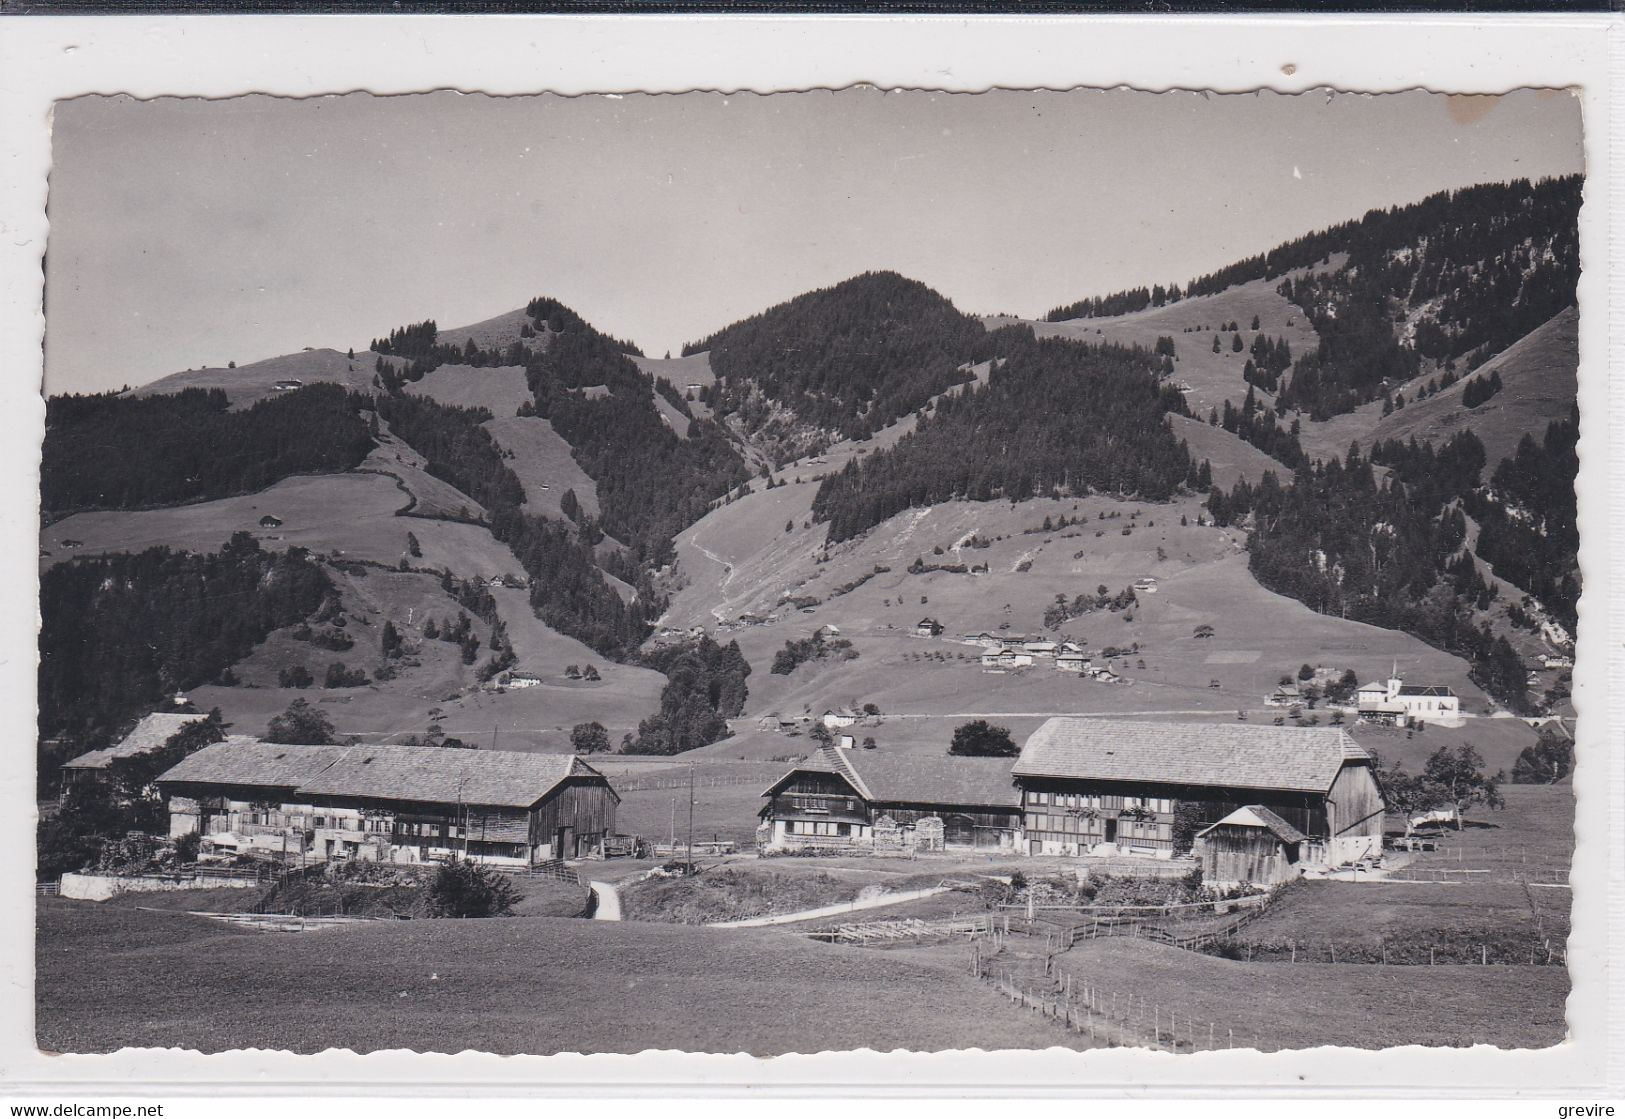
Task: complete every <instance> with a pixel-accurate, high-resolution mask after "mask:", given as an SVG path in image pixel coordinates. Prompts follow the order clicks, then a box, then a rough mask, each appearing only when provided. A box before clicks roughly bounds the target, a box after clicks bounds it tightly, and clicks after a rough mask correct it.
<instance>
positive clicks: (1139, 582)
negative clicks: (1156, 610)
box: [1134, 575, 1157, 594]
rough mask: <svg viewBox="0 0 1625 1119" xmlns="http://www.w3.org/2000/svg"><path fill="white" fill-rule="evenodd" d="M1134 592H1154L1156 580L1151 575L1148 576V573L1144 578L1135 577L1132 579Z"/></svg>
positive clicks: (1155, 590) (1155, 591)
mask: <svg viewBox="0 0 1625 1119" xmlns="http://www.w3.org/2000/svg"><path fill="white" fill-rule="evenodd" d="M1134 593H1135V594H1156V593H1157V581H1156V580H1155V579H1154V578H1152V577H1151V576H1149V575H1147V576H1146V577H1145V578H1144V579H1136V580H1134Z"/></svg>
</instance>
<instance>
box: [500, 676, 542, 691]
mask: <svg viewBox="0 0 1625 1119" xmlns="http://www.w3.org/2000/svg"><path fill="white" fill-rule="evenodd" d="M541 682H542V678H541V677H540V676H538V675H536V674H535V673H534V672H510V673H508V675H507V676H506V678H505V683H506V686H507V687H510V688H534V687H535V686H536V685H537V684H540V683H541Z"/></svg>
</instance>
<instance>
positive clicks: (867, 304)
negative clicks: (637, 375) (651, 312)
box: [683, 272, 982, 461]
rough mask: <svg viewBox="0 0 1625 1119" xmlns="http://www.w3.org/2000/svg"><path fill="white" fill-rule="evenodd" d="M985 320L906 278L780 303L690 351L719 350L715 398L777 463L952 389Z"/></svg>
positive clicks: (849, 285)
mask: <svg viewBox="0 0 1625 1119" xmlns="http://www.w3.org/2000/svg"><path fill="white" fill-rule="evenodd" d="M981 334H982V327H981V324H980V323H979V322H978V321H977V320H976V319H974V318H972V317H971V316H969V315H966V314H963V313H962V312H960V311H959V310H957V309H956V308H955V307H954V305H953V304H952V303H950V302H948V300H946V299H944V298H943V297H942V296H940V295H938V294H937V293H936V292H934V291H932V290H931V289H930V288H928V287H926V286H925V285H924V284H922V283H919V282H918V281H915V280H910V279H906V278H904V277H902V276H899V275H898V274H897V273H895V272H866V273H864V274H863V275H861V276H857V277H855V278H853V279H850V280H846V281H844V282H843V283H839V284H836V285H835V286H834V287H829V288H821V289H819V290H817V291H812V292H808V293H807V294H806V295H800V296H797V297H796V298H794V299H792V300H790V301H789V302H788V303H781V304H779V305H778V306H776V307H770V308H768V309H767V310H766V311H763V312H761V313H760V314H758V315H754V316H752V317H751V318H748V319H745V320H744V321H743V322H738V323H735V324H734V325H733V326H730V327H727V328H726V329H724V330H721V331H718V332H717V333H716V334H713V335H711V336H710V337H709V338H705V339H702V340H701V341H698V342H694V343H691V344H689V345H688V346H686V347H684V349H683V353H684V354H694V353H700V352H702V351H709V353H710V359H711V368H712V370H714V371H715V373H716V375H717V383H716V386H715V387H714V388H713V389H710V390H709V391H708V392H707V394H706V397H705V399H706V401H707V402H708V403H709V404H710V405H711V406H712V407H713V408H714V409H716V411H717V412H718V414H720V415H725V416H733V417H735V418H736V419H737V420H738V421H739V422H740V423H741V424H742V425H743V426H744V429H745V430H746V431H747V432H749V433H751V434H752V435H753V436H756V437H758V438H759V439H760V440H761V441H762V442H764V443H765V444H766V445H767V446H768V447H769V448H770V449H771V450H773V451H774V452H775V454H774V457H775V458H777V459H779V460H780V461H787V460H788V459H789V458H793V457H796V456H797V455H798V454H800V453H802V452H803V451H805V450H807V449H809V447H810V446H816V444H815V443H813V444H810V443H809V442H808V441H807V440H808V437H809V429H811V431H812V432H818V431H823V432H838V433H839V434H841V435H843V436H845V437H847V438H851V439H863V438H866V437H867V436H868V435H869V434H871V433H872V432H874V431H877V430H879V429H880V428H882V427H884V426H886V425H887V424H889V423H891V422H892V421H893V420H896V419H897V418H898V417H899V416H903V415H906V414H907V413H909V412H912V411H913V410H914V409H916V408H918V407H920V406H921V405H922V404H924V403H925V402H926V401H927V400H928V399H930V398H931V397H932V396H935V395H936V394H938V393H940V392H942V391H943V390H944V389H946V388H948V387H949V386H951V385H955V384H961V383H963V382H965V381H967V380H969V379H970V375H969V374H968V373H965V372H964V371H963V370H962V366H963V365H964V364H965V362H966V361H967V360H968V358H967V355H968V354H969V353H970V352H971V349H972V347H973V346H974V345H975V344H976V342H977V340H978V338H979V337H980V336H981Z"/></svg>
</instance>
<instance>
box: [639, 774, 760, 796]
mask: <svg viewBox="0 0 1625 1119" xmlns="http://www.w3.org/2000/svg"><path fill="white" fill-rule="evenodd" d="M772 781H773V778H772V777H771V776H768V777H763V776H761V775H759V774H758V775H746V774H714V775H712V776H709V777H700V776H696V777H695V778H694V780H693V781H692V782H690V781H689V779H688V778H687V777H639V778H637V779H636V780H634V781H615V782H613V784H614V786H615V791H616V792H617V793H642V792H648V791H650V790H653V789H686V788H689V787H690V784H692V786H693V787H694V788H696V789H720V788H723V787H725V786H728V785H768V784H771V783H772Z"/></svg>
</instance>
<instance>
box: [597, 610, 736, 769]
mask: <svg viewBox="0 0 1625 1119" xmlns="http://www.w3.org/2000/svg"><path fill="white" fill-rule="evenodd" d="M636 663H639V664H642V665H643V666H645V667H647V668H652V669H654V670H656V671H657V672H661V673H664V674H665V677H666V686H665V687H664V688H663V689H661V692H660V710H659V711H658V712H656V713H655V714H653V715H650V716H649V717H648V718H646V719H644V720H643V721H642V722H640V723H639V724H638V733H637V737H636V738H633V737H632V736H631V735H627V736H626V738H625V739H624V740H623V741H622V743H621V752H622V753H627V754H680V753H683V752H684V751H686V750H694V749H698V748H699V747H701V746H706V745H709V744H710V743H712V742H715V741H717V740H718V739H721V738H726V737H727V736H728V720H729V719H732V718H737V717H738V716H739V715H740V714H741V713H742V712H743V711H744V710H745V699H746V697H747V696H748V695H749V694H750V690H749V688H747V687H746V685H745V678H746V677H748V676H749V675H750V665H749V663H747V662H746V660H745V657H744V654H742V653H741V652H740V651H739V643H738V642H737V641H730V642H728V644H726V645H718V644H717V643H716V642H715V641H713V640H711V639H710V638H709V637H701V638H699V639H698V640H696V641H689V642H683V643H681V644H676V645H664V646H661V647H659V648H656V649H652V650H650V651H649V652H647V653H643V654H641V655H640V656H639V657H638V658H637V661H636Z"/></svg>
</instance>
